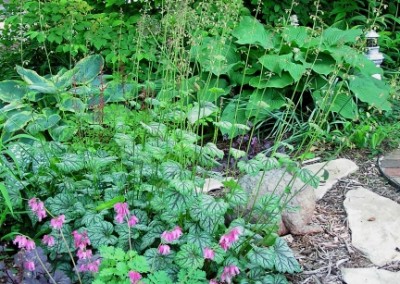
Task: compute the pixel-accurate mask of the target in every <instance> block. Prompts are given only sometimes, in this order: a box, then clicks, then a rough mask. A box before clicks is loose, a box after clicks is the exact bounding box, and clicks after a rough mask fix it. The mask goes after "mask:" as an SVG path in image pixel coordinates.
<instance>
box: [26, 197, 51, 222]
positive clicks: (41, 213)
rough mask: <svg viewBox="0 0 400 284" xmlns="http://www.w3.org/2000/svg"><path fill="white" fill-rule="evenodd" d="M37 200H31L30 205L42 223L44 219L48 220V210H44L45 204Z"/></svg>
mask: <svg viewBox="0 0 400 284" xmlns="http://www.w3.org/2000/svg"><path fill="white" fill-rule="evenodd" d="M38 200H39V199H37V198H35V197H34V198H31V199H29V201H28V205H29V207H30V208H31V210H32V212H33V213H35V214H36V216H37V218H38V220H39V222H40V221H42V219H43V218H46V216H47V214H46V210H45V209H44V203H43V202H42V201H40V200H39V202H38Z"/></svg>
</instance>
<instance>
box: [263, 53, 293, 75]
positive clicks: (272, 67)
mask: <svg viewBox="0 0 400 284" xmlns="http://www.w3.org/2000/svg"><path fill="white" fill-rule="evenodd" d="M292 58H293V54H292V53H289V54H282V55H278V54H265V55H263V56H261V57H260V58H259V59H258V61H259V62H260V63H261V65H262V66H264V67H265V68H267V69H268V70H269V71H271V72H273V73H277V74H279V75H280V74H281V72H282V71H283V70H284V68H285V67H286V65H287V64H288V63H290V62H292Z"/></svg>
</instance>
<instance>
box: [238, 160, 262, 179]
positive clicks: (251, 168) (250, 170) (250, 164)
mask: <svg viewBox="0 0 400 284" xmlns="http://www.w3.org/2000/svg"><path fill="white" fill-rule="evenodd" d="M237 165H238V168H239V170H241V171H242V172H245V173H247V174H249V175H255V174H257V173H258V172H259V171H260V170H262V163H261V162H260V161H257V160H255V159H252V160H250V161H239V162H238V164H237Z"/></svg>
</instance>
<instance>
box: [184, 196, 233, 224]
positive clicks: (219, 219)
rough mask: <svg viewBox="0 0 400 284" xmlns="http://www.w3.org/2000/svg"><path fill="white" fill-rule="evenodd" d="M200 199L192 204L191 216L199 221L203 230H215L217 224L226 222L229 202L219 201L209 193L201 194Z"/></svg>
mask: <svg viewBox="0 0 400 284" xmlns="http://www.w3.org/2000/svg"><path fill="white" fill-rule="evenodd" d="M199 199H200V200H198V202H195V203H194V204H192V206H191V208H190V216H191V217H192V218H193V219H194V220H196V221H198V222H199V224H200V227H201V228H202V229H203V230H205V231H207V232H213V231H214V229H215V228H216V226H217V225H220V224H222V223H223V222H224V215H225V213H226V210H227V209H228V204H227V203H226V202H225V201H223V200H218V201H217V200H215V199H214V197H212V196H209V195H201V196H200V197H199Z"/></svg>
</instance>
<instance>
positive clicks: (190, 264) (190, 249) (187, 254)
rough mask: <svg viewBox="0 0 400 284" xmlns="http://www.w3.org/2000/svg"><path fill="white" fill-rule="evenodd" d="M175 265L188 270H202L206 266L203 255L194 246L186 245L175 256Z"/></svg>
mask: <svg viewBox="0 0 400 284" xmlns="http://www.w3.org/2000/svg"><path fill="white" fill-rule="evenodd" d="M175 263H176V264H178V265H179V266H180V267H181V268H186V269H197V268H201V267H202V266H203V264H204V257H203V253H202V251H201V250H199V249H198V248H197V247H196V246H194V245H193V244H184V245H183V246H181V248H180V250H179V252H178V253H177V254H176V256H175Z"/></svg>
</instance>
